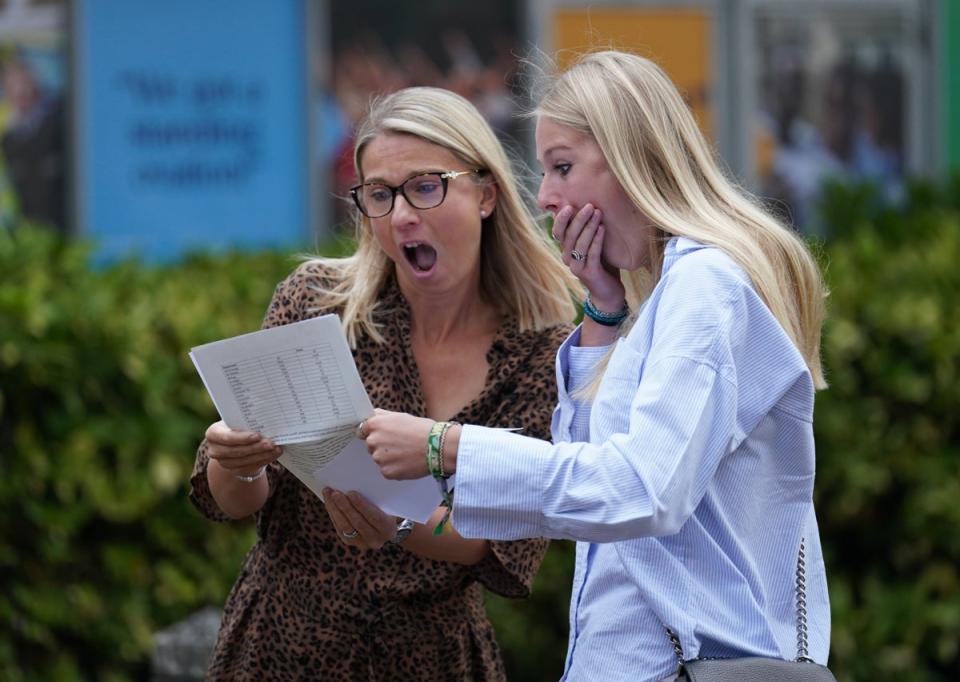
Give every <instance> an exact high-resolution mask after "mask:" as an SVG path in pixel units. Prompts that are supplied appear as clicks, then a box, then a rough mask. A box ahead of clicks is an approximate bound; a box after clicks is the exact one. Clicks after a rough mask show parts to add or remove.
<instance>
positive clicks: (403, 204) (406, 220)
mask: <svg viewBox="0 0 960 682" xmlns="http://www.w3.org/2000/svg"><path fill="white" fill-rule="evenodd" d="M418 217H419V214H418V213H417V210H416V209H415V208H414V207H413V206H411V205H410V202H409V201H407V198H406V197H405V196H403V194H401V193H400V192H397V196H396V197H394V199H393V210H392V211H390V224H391V225H393V227H397V228H402V227H407V226H409V225H411V224H413V223H415V222H416V221H417V218H418Z"/></svg>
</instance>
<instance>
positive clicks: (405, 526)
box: [389, 519, 414, 545]
mask: <svg viewBox="0 0 960 682" xmlns="http://www.w3.org/2000/svg"><path fill="white" fill-rule="evenodd" d="M413 526H414V523H413V521H411V520H410V519H403V520H402V521H400V522H399V523H398V524H397V534H396V535H394V536H393V537H392V538H391V539H390V540H389V542H390V544H392V545H399V544H400V543H401V542H403V541H404V540H406V539H407V536H408V535H410V532H411V531H412V530H413Z"/></svg>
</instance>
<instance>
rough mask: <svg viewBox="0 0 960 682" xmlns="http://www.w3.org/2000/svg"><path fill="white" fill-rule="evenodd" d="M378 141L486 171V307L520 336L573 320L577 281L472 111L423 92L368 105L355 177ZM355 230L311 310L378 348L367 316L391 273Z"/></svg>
mask: <svg viewBox="0 0 960 682" xmlns="http://www.w3.org/2000/svg"><path fill="white" fill-rule="evenodd" d="M384 134H400V135H413V136H416V137H418V138H421V139H423V140H426V141H427V142H432V143H433V144H436V145H439V146H441V147H443V148H445V149H447V150H449V151H450V152H451V153H453V154H454V155H455V156H456V157H457V158H459V159H460V160H461V161H463V162H464V163H465V164H466V165H467V167H469V168H478V169H483V170H485V171H487V172H486V173H485V174H484V176H483V177H482V178H480V179H479V182H495V183H496V186H497V203H496V207H495V208H494V209H493V212H492V213H491V214H490V215H489V216H487V217H486V218H485V219H484V220H483V236H482V237H481V248H480V258H481V264H480V270H481V276H480V278H481V281H480V287H481V295H482V296H484V298H485V299H486V300H488V301H490V302H492V303H494V304H497V305H499V307H500V309H501V312H503V313H504V314H507V315H512V316H514V317H516V319H517V323H518V326H519V329H520V330H521V331H525V330H529V329H543V328H545V327H548V326H552V325H555V324H560V323H564V322H570V321H572V320H573V318H574V315H575V309H574V306H573V303H572V293H571V292H573V291H578V290H579V286H578V284H577V281H576V279H574V278H573V276H572V275H571V274H570V271H569V270H568V269H567V268H566V267H564V265H563V263H562V262H561V261H560V258H559V254H558V253H557V250H556V248H555V247H554V245H553V244H552V243H551V242H550V241H549V240H548V238H547V236H546V234H545V232H544V231H543V230H541V229H539V228H538V227H537V224H536V221H535V219H534V217H533V215H532V214H531V213H530V211H529V209H528V208H527V206H528V205H529V204H528V203H525V202H524V198H523V196H522V195H521V189H520V186H519V184H518V183H517V179H516V177H515V175H514V172H513V170H512V168H511V165H510V161H509V159H508V158H507V154H506V152H505V151H504V149H503V146H502V145H501V144H500V142H499V140H498V139H497V137H496V135H495V134H494V132H493V130H492V129H491V128H490V126H489V124H488V123H487V122H486V121H485V120H484V118H483V116H481V114H480V112H479V111H477V109H476V107H474V106H473V105H472V104H471V103H470V102H469V101H467V100H466V99H464V98H463V97H461V96H459V95H457V94H455V93H453V92H450V91H448V90H443V89H440V88H428V87H414V88H406V89H404V90H400V91H398V92H395V93H393V94H391V95H389V96H387V97H384V98H382V99H379V100H376V101H374V102H373V103H372V105H371V107H370V111H369V113H368V115H367V117H366V120H364V122H363V123H362V124H361V125H360V127H359V129H358V131H357V136H356V141H355V144H354V152H353V161H354V166H355V168H356V171H357V177H358V178H363V169H362V168H361V163H360V160H361V156H362V154H363V151H364V149H365V148H366V146H367V145H368V144H369V143H370V142H372V141H373V140H374V139H375V138H376V137H378V136H379V135H384ZM356 230H357V250H356V252H355V253H354V254H353V255H352V256H350V257H349V258H342V259H325V260H324V262H326V263H330V264H333V265H335V266H336V267H337V268H338V269H339V270H340V273H341V275H342V276H341V277H339V278H338V279H339V282H338V283H336V284H335V285H334V286H333V288H331V289H327V290H320V291H318V294H319V300H318V307H332V308H341V309H342V311H343V312H342V314H341V317H342V321H343V327H344V331H345V333H346V335H347V339H348V341H349V342H350V345H351V346H352V347H356V342H357V338H358V336H359V335H360V334H361V333H366V334H367V335H369V336H370V337H371V338H373V339H374V340H375V341H376V342H378V343H382V342H383V336H382V335H381V334H380V331H379V330H378V329H377V325H376V323H375V322H374V311H375V310H376V307H377V297H378V294H379V293H380V291H381V289H382V287H383V285H384V284H385V282H386V280H387V278H388V277H389V276H390V275H391V274H392V273H393V267H394V266H393V263H392V261H390V259H389V258H388V257H387V255H386V254H385V253H384V252H383V250H382V249H381V248H380V246H379V244H378V243H377V240H376V238H375V237H374V236H373V231H372V230H371V228H370V224H369V219H368V218H366V217H365V216H364V215H362V214H361V213H360V212H359V211H357V212H356Z"/></svg>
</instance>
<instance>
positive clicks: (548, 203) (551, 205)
mask: <svg viewBox="0 0 960 682" xmlns="http://www.w3.org/2000/svg"><path fill="white" fill-rule="evenodd" d="M559 205H560V204H559V201H558V199H557V196H556V194H555V193H554V192H552V191H551V190H550V186H549V184H548V182H547V179H546V178H543V179H542V180H541V181H540V189H539V190H537V206H539V207H540V208H542V209H543V210H544V211H549V212H550V213H556V212H557V210H558V208H559Z"/></svg>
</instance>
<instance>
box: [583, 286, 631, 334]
mask: <svg viewBox="0 0 960 682" xmlns="http://www.w3.org/2000/svg"><path fill="white" fill-rule="evenodd" d="M583 314H584V315H586V316H587V317H589V318H590V319H591V320H593V321H594V322H596V323H597V324H602V325H603V326H604V327H617V326H619V325H620V324H621V323H622V322H623V321H624V320H625V319H627V315H629V314H630V308H628V307H627V302H626V301H624V302H623V308H621V309H620V312H616V313H605V312H603V311H602V310H599V309H598V308H597V306H595V305H593V299H591V298H590V294H587V299H586V300H585V301H584V302H583Z"/></svg>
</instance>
